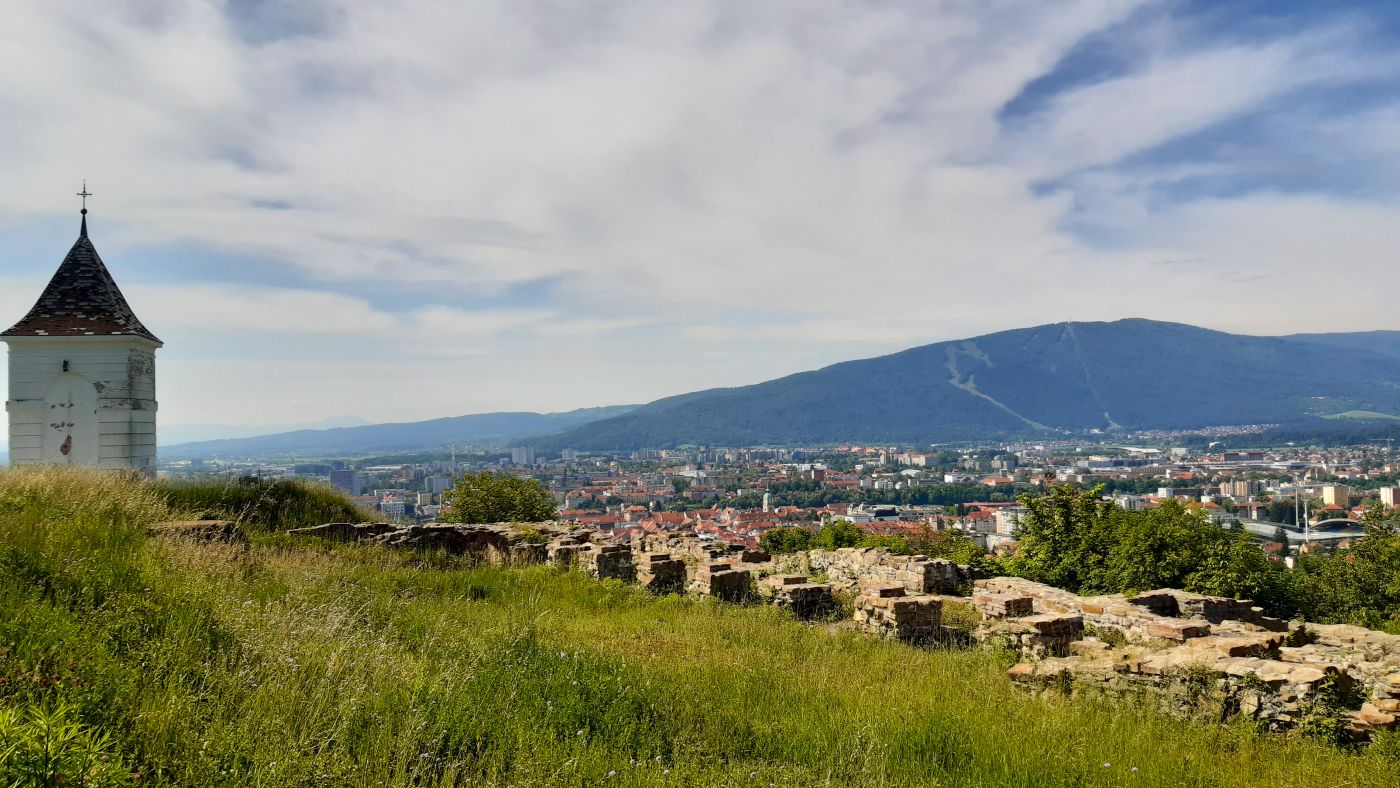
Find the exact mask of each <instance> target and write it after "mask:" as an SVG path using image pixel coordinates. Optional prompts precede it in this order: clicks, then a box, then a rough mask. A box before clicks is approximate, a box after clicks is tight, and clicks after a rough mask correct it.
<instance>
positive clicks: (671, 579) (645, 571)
mask: <svg viewBox="0 0 1400 788" xmlns="http://www.w3.org/2000/svg"><path fill="white" fill-rule="evenodd" d="M685 583H686V575H685V562H684V561H681V560H680V559H677V558H672V557H671V554H670V553H647V554H646V555H644V556H642V561H641V563H640V564H638V566H637V584H638V585H640V586H641V587H642V588H645V589H647V590H648V591H651V592H652V593H655V594H679V593H682V592H684V591H685Z"/></svg>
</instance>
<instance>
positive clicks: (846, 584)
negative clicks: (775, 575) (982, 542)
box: [777, 547, 971, 594]
mask: <svg viewBox="0 0 1400 788" xmlns="http://www.w3.org/2000/svg"><path fill="white" fill-rule="evenodd" d="M777 563H778V565H779V566H780V567H786V568H789V569H791V570H792V571H795V572H802V573H804V574H809V575H811V574H821V575H825V576H826V579H827V581H828V582H830V583H831V584H832V586H833V587H835V588H836V589H837V590H840V591H854V590H856V589H858V588H859V587H860V584H861V583H862V582H872V583H894V584H898V585H901V586H904V588H906V589H907V590H909V591H912V592H913V593H916V594H956V593H958V591H959V590H960V589H961V588H964V587H966V585H967V584H968V583H969V582H971V573H970V572H969V571H968V569H967V567H965V566H959V565H958V564H955V563H953V562H952V561H947V560H944V559H941V558H928V557H927V556H922V555H913V556H910V555H895V554H894V553H891V552H890V551H889V550H886V549H884V548H857V547H843V548H841V549H839V550H808V551H806V552H801V553H794V554H792V555H791V556H782V557H781V558H780V559H779V561H778V562H777Z"/></svg>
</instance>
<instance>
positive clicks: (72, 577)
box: [0, 470, 1400, 788]
mask: <svg viewBox="0 0 1400 788" xmlns="http://www.w3.org/2000/svg"><path fill="white" fill-rule="evenodd" d="M200 505H201V506H205V507H206V508H207V507H208V506H209V505H208V504H200ZM284 505H286V506H288V507H292V509H291V510H293V511H294V510H296V507H298V506H299V504H298V502H297V500H296V496H295V494H294V493H291V492H288V493H287V497H286V499H284ZM172 506H175V507H176V508H177V509H178V511H176V512H173V513H172V512H171V507H172ZM189 508H191V505H190V502H189V500H188V499H172V497H171V496H170V495H169V490H168V488H163V487H161V486H158V485H154V484H149V483H143V482H138V481H133V480H130V479H124V478H121V477H117V476H114V475H102V474H93V473H81V472H73V471H57V470H43V471H23V472H21V471H7V472H0V612H2V613H3V614H2V615H0V721H7V722H3V724H0V732H3V733H0V735H3V736H4V737H5V739H4V741H3V742H0V752H9V751H10V749H13V748H14V747H15V746H16V743H17V742H19V741H20V739H21V737H28V738H26V739H24V740H25V741H32V740H33V737H34V736H35V735H37V734H36V733H35V730H34V725H33V720H34V719H35V714H36V713H38V714H48V715H50V716H53V715H55V714H58V713H59V712H58V711H57V710H60V709H61V710H62V711H61V714H62V719H61V720H60V722H61V724H62V725H64V726H67V727H66V728H64V730H67V731H68V734H67V735H69V736H70V738H71V739H72V740H73V741H76V742H80V743H81V746H82V747H83V748H85V749H84V751H83V753H75V758H74V759H73V761H72V762H73V763H77V762H78V761H79V760H81V759H79V758H77V756H78V755H83V757H85V758H87V760H86V761H84V762H85V763H89V764H91V763H99V764H107V765H110V764H117V765H118V766H119V767H120V768H115V767H111V766H103V767H102V769H101V770H99V769H96V768H93V769H91V770H90V771H87V772H83V774H86V775H87V776H88V778H89V781H88V784H104V783H111V782H114V781H126V782H130V783H133V784H140V785H180V786H186V785H188V786H210V785H215V786H217V785H230V786H232V785H262V786H300V785H305V786H312V785H315V786H324V785H467V784H471V785H516V786H524V785H600V786H611V785H685V786H690V785H707V786H708V785H742V786H767V785H774V786H798V785H801V786H812V785H907V786H916V785H917V786H926V785H997V786H1003V785H1012V786H1057V785H1065V786H1068V785H1106V786H1109V785H1126V786H1139V785H1143V786H1147V785H1151V786H1182V785H1185V786H1236V785H1269V786H1275V785H1298V786H1309V787H1310V788H1314V787H1316V786H1330V785H1354V786H1378V787H1379V786H1394V785H1396V784H1400V759H1397V750H1400V747H1397V742H1396V741H1395V740H1394V739H1383V740H1381V741H1380V742H1378V743H1377V744H1376V745H1373V746H1372V747H1371V748H1370V749H1369V750H1366V751H1358V752H1351V751H1343V750H1338V749H1335V748H1331V747H1328V746H1325V745H1322V744H1319V743H1316V742H1312V741H1308V740H1304V739H1299V738H1292V737H1285V736H1277V735H1263V734H1259V733H1257V732H1256V731H1253V730H1251V729H1250V728H1249V727H1247V726H1243V725H1233V726H1216V725H1206V724H1199V723H1187V722H1183V721H1180V720H1174V719H1169V718H1166V717H1162V716H1158V715H1156V714H1154V713H1152V712H1150V711H1148V710H1146V709H1145V708H1143V707H1141V706H1139V705H1137V704H1134V703H1132V702H1131V701H1119V702H1117V703H1110V702H1107V701H1096V700H1093V699H1083V698H1077V699H1066V700H1061V701H1056V702H1044V701H1040V700H1036V699H1033V698H1028V697H1022V696H1020V695H1018V694H1016V693H1015V692H1013V689H1012V687H1011V686H1010V684H1009V682H1008V681H1007V680H1006V679H1005V676H1004V671H1005V668H1006V662H1005V661H1004V660H1003V659H1002V658H1001V657H999V656H998V655H997V654H995V653H991V652H983V651H936V650H920V649H914V648H909V647H906V646H901V645H895V644H890V643H882V642H876V641H873V640H869V639H866V638H864V637H862V636H859V635H856V634H853V633H849V632H845V631H842V630H839V629H836V628H831V627H824V626H808V625H803V624H800V623H797V622H794V621H792V620H791V619H789V618H787V617H786V616H785V615H783V614H781V613H779V612H777V611H775V610H771V609H767V608H741V607H734V606H727V605H723V604H719V603H714V602H709V601H698V600H692V599H686V598H681V597H664V598H654V597H649V596H647V595H646V594H645V593H643V592H641V591H639V590H637V589H635V588H631V587H626V586H623V585H621V584H617V583H613V582H606V583H600V582H596V581H593V580H589V579H587V578H584V577H582V576H581V575H579V574H576V573H569V572H561V571H558V570H555V569H551V568H546V567H533V568H528V569H500V568H493V567H489V566H479V565H470V564H466V563H463V562H460V561H456V560H454V559H451V558H449V557H446V556H442V555H405V554H401V553H394V552H389V551H384V550H379V549H375V548H365V547H353V546H333V545H327V544H316V545H293V544H290V543H289V542H288V541H287V540H285V539H282V538H278V537H275V536H255V537H254V539H253V545H252V547H251V548H244V547H240V546H229V545H208V544H195V543H189V542H180V541H171V540H155V539H148V538H147V537H146V536H145V532H144V528H145V526H146V525H147V524H149V523H150V522H153V521H155V520H157V519H161V518H164V517H167V516H171V515H172V514H175V515H180V516H186V515H187V514H188V510H189ZM209 513H211V514H213V513H216V512H209ZM264 516H270V517H276V516H277V513H276V512H273V513H271V514H270V515H266V514H265V515H264ZM283 522H285V520H284V521H283ZM36 710H38V711H37V712H36ZM24 720H29V721H30V722H24ZM21 729H22V730H21ZM25 752H30V753H32V752H33V749H32V748H30V749H28V750H25ZM88 756H91V757H88ZM24 757H28V756H24ZM104 757H105V758H106V760H102V758H104ZM12 761H14V759H13V758H11V757H10V756H9V755H6V756H5V759H0V764H3V768H4V769H5V771H4V772H3V775H4V778H5V781H6V784H9V783H10V782H12V781H18V782H19V784H42V783H33V782H30V783H25V782H23V780H22V779H21V778H22V775H21V773H20V772H19V771H18V768H19V767H18V766H14V765H13V763H12ZM61 768H65V769H69V770H73V769H79V768H82V767H79V766H73V765H71V764H69V765H64V766H61ZM138 774H139V779H138V778H137V777H135V776H133V775H138ZM25 779H27V778H25ZM70 782H72V783H76V782H77V780H75V779H71V775H70Z"/></svg>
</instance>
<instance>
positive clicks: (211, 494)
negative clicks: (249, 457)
mask: <svg viewBox="0 0 1400 788" xmlns="http://www.w3.org/2000/svg"><path fill="white" fill-rule="evenodd" d="M160 490H161V492H162V494H163V496H164V498H165V502H166V504H167V505H168V506H170V507H171V509H172V510H174V511H175V512H177V513H179V515H180V516H182V517H188V518H189V519H200V518H206V517H214V518H220V519H230V520H234V521H235V522H238V523H239V524H241V525H243V526H244V527H245V528H246V529H247V530H250V531H253V532H267V531H281V530H286V529H289V528H303V527H307V526H312V525H321V524H323V523H333V522H368V521H373V520H376V519H378V516H377V515H376V514H374V512H372V511H369V510H367V509H364V508H362V507H359V506H356V505H355V504H354V503H353V502H351V501H350V500H349V499H348V498H346V497H345V495H344V494H343V493H341V492H339V491H338V490H336V489H334V488H332V487H330V486H328V485H325V484H316V483H313V482H307V481H304V480H299V479H298V480H291V479H276V480H263V479H255V478H246V479H232V480H229V481H227V482H223V483H218V482H207V481H197V482H174V483H170V484H163V485H161V486H160Z"/></svg>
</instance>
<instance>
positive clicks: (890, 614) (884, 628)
mask: <svg viewBox="0 0 1400 788" xmlns="http://www.w3.org/2000/svg"><path fill="white" fill-rule="evenodd" d="M942 613H943V601H942V600H941V599H939V598H938V597H936V596H933V595H930V594H913V595H911V594H909V592H908V589H906V588H905V587H904V586H903V585H900V584H898V583H878V582H871V581H866V583H865V584H864V585H862V586H861V590H860V595H859V596H857V597H856V603H855V615H854V618H855V622H856V624H857V625H858V626H859V627H860V628H861V629H862V630H863V631H865V632H868V633H870V634H872V635H875V636H876V637H883V638H890V639H894V640H902V641H905V642H908V643H926V642H929V641H932V640H934V639H936V638H937V637H938V635H939V634H940V630H939V625H940V624H941V623H942Z"/></svg>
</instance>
